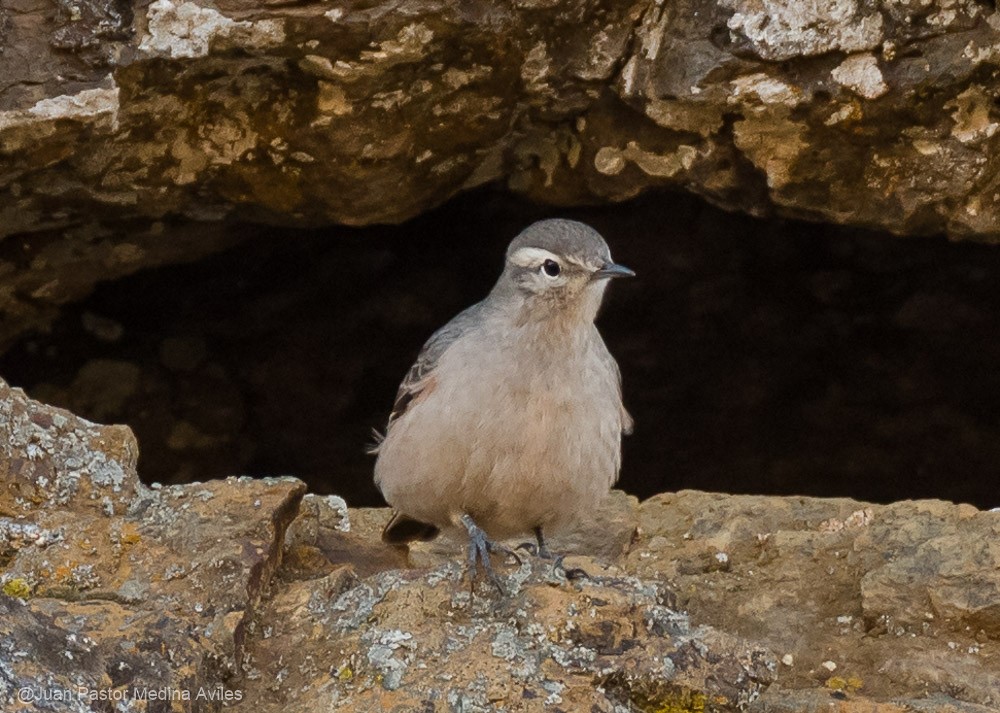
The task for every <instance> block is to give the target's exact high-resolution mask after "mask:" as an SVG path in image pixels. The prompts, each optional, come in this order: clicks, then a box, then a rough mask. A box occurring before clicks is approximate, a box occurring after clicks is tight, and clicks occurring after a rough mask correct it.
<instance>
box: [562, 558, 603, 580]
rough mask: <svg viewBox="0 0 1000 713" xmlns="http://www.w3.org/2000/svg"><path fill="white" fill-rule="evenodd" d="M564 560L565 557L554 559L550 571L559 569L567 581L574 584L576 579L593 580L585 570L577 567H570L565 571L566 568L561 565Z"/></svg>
mask: <svg viewBox="0 0 1000 713" xmlns="http://www.w3.org/2000/svg"><path fill="white" fill-rule="evenodd" d="M564 559H566V555H559V556H558V557H554V558H553V560H554V561H553V562H552V569H561V570H562V573H563V575H564V576H565V577H566V579H567V581H570V582H574V581H576V580H578V579H593V577H591V576H590V575H589V574H588V573H587V572H586V571H585V570H582V569H580V568H579V567H570V568H569V569H566V566H565V565H564V564H563V560H564Z"/></svg>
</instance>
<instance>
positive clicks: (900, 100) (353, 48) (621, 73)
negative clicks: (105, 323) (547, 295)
mask: <svg viewBox="0 0 1000 713" xmlns="http://www.w3.org/2000/svg"><path fill="white" fill-rule="evenodd" d="M67 7H69V6H67ZM123 8H124V6H123V5H121V4H120V3H117V2H111V0H88V1H87V2H86V3H84V4H82V5H81V4H79V3H77V4H74V5H73V6H72V9H70V10H65V9H64V10H60V11H58V12H50V11H49V9H47V7H43V6H41V5H38V6H35V5H31V4H30V3H14V4H12V5H11V6H10V7H9V8H6V9H5V10H4V13H5V15H4V17H6V21H0V27H3V28H5V34H6V37H5V40H6V41H5V47H6V48H8V49H7V51H6V52H5V53H4V55H3V57H2V58H0V80H2V81H0V87H3V89H2V90H0V157H2V158H0V160H2V161H3V162H4V165H5V170H4V174H3V175H4V178H3V181H2V183H0V217H2V220H0V226H2V228H0V230H2V231H3V232H2V234H3V235H8V236H14V235H19V236H22V237H18V238H17V240H16V242H12V243H10V248H9V249H7V250H5V251H4V252H3V259H2V261H0V275H4V276H5V281H6V283H7V285H8V286H9V287H10V289H5V290H0V310H3V312H4V313H6V314H7V315H10V318H11V319H13V320H16V321H15V322H13V323H12V325H13V326H12V327H8V329H13V328H14V327H17V328H23V327H24V326H31V325H38V324H44V323H45V322H46V321H47V320H48V319H50V318H51V311H52V309H53V307H54V306H57V305H59V304H61V303H63V302H65V301H67V300H70V299H75V298H78V297H79V296H80V295H82V294H85V293H86V292H87V290H89V289H90V287H91V286H92V285H93V284H94V283H95V282H96V281H98V280H101V279H108V278H111V277H114V276H117V275H122V274H126V273H129V272H132V271H134V270H137V269H139V268H142V267H146V266H150V265H158V264H163V263H166V262H175V261H178V260H190V259H194V258H196V257H197V256H198V255H200V254H205V253H206V252H210V251H214V250H218V249H220V248H221V247H223V246H224V245H227V244H231V242H232V241H234V240H238V239H239V238H241V237H242V236H243V234H244V233H245V232H246V231H245V230H241V229H239V228H235V229H234V228H232V227H231V225H232V223H230V222H227V223H226V226H227V227H225V228H222V229H220V228H219V226H217V225H214V226H213V225H212V223H214V222H217V221H221V220H224V219H225V220H228V221H246V220H266V221H269V222H272V223H280V224H284V225H322V224H330V223H342V224H351V225H360V224H371V223H376V222H398V221H401V220H404V219H406V218H408V217H412V216H414V215H416V214H418V213H420V212H422V211H425V210H426V209H428V208H429V207H431V206H434V205H437V204H439V203H441V202H443V201H445V200H446V199H448V198H449V197H451V196H453V195H455V194H456V193H458V192H460V191H463V190H467V189H469V188H471V187H474V186H478V185H483V184H485V183H489V182H495V181H503V182H506V183H507V185H508V186H510V188H511V189H513V190H515V191H519V192H523V193H526V194H528V195H530V196H531V197H534V198H537V199H539V200H543V201H546V202H550V203H556V204H561V205H566V204H593V203H600V202H612V201H620V200H622V199H624V198H627V197H630V196H634V195H636V194H638V193H640V192H642V191H644V190H647V189H650V188H656V187H675V188H676V187H684V188H689V189H690V190H693V191H695V192H696V193H698V194H700V195H703V196H705V197H706V198H708V199H709V200H711V201H712V202H714V203H716V204H719V205H722V206H725V207H727V208H730V209H738V210H744V211H747V212H749V213H752V214H755V215H764V214H770V213H778V214H781V215H786V216H795V217H807V218H810V219H816V220H825V221H831V222H835V223H845V224H851V225H863V226H872V227H877V228H881V229H885V230H889V231H892V232H895V233H902V234H921V233H931V232H940V231H947V232H948V233H950V234H951V235H953V236H956V237H969V238H975V239H980V240H988V241H995V240H997V239H998V238H1000V232H998V229H997V225H1000V214H998V212H997V211H998V210H1000V209H998V205H1000V202H998V201H997V200H996V198H995V193H996V192H997V190H998V186H1000V184H998V178H997V177H998V176H1000V167H998V160H1000V158H998V151H997V146H998V142H1000V132H998V131H997V127H998V126H1000V122H998V121H997V120H996V117H995V111H994V109H993V104H992V98H993V96H994V95H995V93H996V89H997V82H998V79H997V66H998V64H1000V13H998V12H997V10H996V8H995V7H994V6H992V5H990V4H989V3H982V2H977V1H975V0H927V1H926V2H923V1H921V2H915V1H914V2H876V1H875V0H864V1H862V0H837V1H836V2H829V3H820V4H817V3H806V4H802V3H798V2H794V0H725V1H724V2H709V1H707V0H680V1H679V2H673V3H670V4H669V5H664V4H663V3H662V2H659V1H658V0H656V1H654V0H641V1H640V2H637V3H634V4H624V3H615V2H610V0H602V2H596V3H595V2H590V3H586V2H582V1H581V0H553V1H551V2H522V3H517V4H515V5H509V4H505V3H481V4H478V5H476V6H475V7H474V8H471V7H466V6H464V5H456V4H454V3H441V2H434V1H432V0H406V2H404V4H403V6H399V5H398V3H386V2H382V3H378V2H376V3H369V4H366V5H364V6H363V7H362V6H358V5H356V4H353V3H347V4H344V3H341V4H339V5H336V6H327V5H324V4H316V5H310V6H308V7H305V8H303V7H299V6H294V7H292V6H286V5H283V4H280V3H269V4H264V5H261V6H260V7H257V8H255V9H254V11H253V12H252V13H251V12H249V11H248V10H247V8H245V7H244V6H243V5H241V4H239V3H234V2H222V3H221V4H220V3H215V4H212V3H208V2H206V1H205V0H176V1H175V0H157V2H153V3H149V4H146V5H142V6H141V7H135V8H132V7H131V6H129V7H128V8H127V10H126V9H123ZM178 217H184V218H187V219H190V220H194V221H198V222H199V223H198V224H195V225H193V226H192V225H190V224H189V225H187V226H182V228H181V229H180V230H176V229H174V226H175V225H176V223H177V218H178ZM182 233H197V235H193V236H190V237H189V236H188V235H186V234H182ZM24 234H30V237H23V235H24ZM5 242H6V241H5ZM5 338H6V335H0V339H5Z"/></svg>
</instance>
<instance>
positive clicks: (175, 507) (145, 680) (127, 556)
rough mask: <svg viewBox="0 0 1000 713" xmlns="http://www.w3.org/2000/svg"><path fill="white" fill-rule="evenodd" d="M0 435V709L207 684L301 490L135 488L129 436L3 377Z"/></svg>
mask: <svg viewBox="0 0 1000 713" xmlns="http://www.w3.org/2000/svg"><path fill="white" fill-rule="evenodd" d="M0 444H2V445H0V449H2V451H0V562H2V564H3V567H2V572H0V592H2V593H3V595H5V596H0V612H2V615H0V621H3V624H2V625H0V664H2V665H0V668H2V669H3V671H4V672H5V673H4V676H5V677H6V678H5V679H3V680H4V683H5V686H0V699H7V700H4V705H5V706H8V705H14V704H15V699H14V694H15V691H19V690H26V691H29V693H28V694H24V695H26V696H28V698H29V700H28V701H25V700H23V699H22V700H20V703H30V699H32V697H33V699H34V700H36V701H40V702H39V707H40V708H42V709H46V710H79V708H76V707H74V704H77V703H79V702H80V701H81V700H83V701H87V702H88V704H89V702H92V701H93V700H96V699H92V698H90V697H91V696H92V695H93V696H98V695H102V694H104V695H107V694H108V693H109V692H110V691H117V692H118V693H116V694H115V695H124V696H126V698H132V697H135V696H139V695H140V694H136V693H134V692H133V689H135V690H140V689H141V690H147V689H148V690H149V691H152V692H153V693H152V695H156V693H155V691H157V690H169V689H173V690H178V691H179V690H186V691H190V692H197V691H199V690H205V691H206V692H208V691H210V690H215V689H216V688H220V687H223V684H224V683H225V681H226V680H227V677H228V676H231V675H232V673H233V672H234V671H236V670H237V669H238V666H239V664H240V662H241V661H242V658H243V656H244V638H245V631H246V627H247V625H248V623H249V621H250V619H251V618H252V617H253V616H254V613H255V609H256V607H257V604H258V602H259V600H260V597H261V595H262V592H263V587H264V586H265V585H266V583H267V582H268V581H270V579H271V577H272V574H273V571H274V569H275V568H276V567H277V565H278V562H279V560H280V556H281V549H280V543H281V542H282V539H283V538H282V535H283V531H284V529H285V527H286V526H287V525H288V523H289V522H290V521H291V519H292V518H293V517H294V515H295V513H296V512H297V504H298V501H299V499H300V498H301V497H302V493H303V490H304V486H303V485H302V483H300V482H299V481H296V480H293V479H290V478H286V479H265V480H249V479H242V480H237V479H228V480H220V481H214V482H211V483H204V484H192V485H188V486H176V487H171V488H154V489H149V488H146V487H145V486H143V485H141V484H140V483H139V480H138V477H137V474H136V457H137V455H138V449H137V447H136V443H135V439H134V438H133V437H132V434H131V432H130V431H129V429H127V428H125V427H122V426H97V425H95V424H92V423H89V422H86V421H83V420H82V419H79V418H77V417H75V416H73V415H72V414H70V413H68V412H66V411H62V410H61V409H52V408H49V407H45V406H42V405H41V404H38V403H37V402H33V401H30V400H29V399H27V398H25V396H24V394H23V392H21V391H20V390H18V389H10V388H9V387H8V386H7V385H6V384H4V383H3V382H0ZM54 695H55V696H59V695H64V698H65V700H59V701H53V700H52V699H51V697H52V696H54ZM46 700H47V701H48V702H49V703H50V704H52V703H58V704H59V705H56V706H55V707H51V708H50V707H46V706H44V705H42V702H45V701H46ZM101 700H107V699H106V698H104V699H101ZM23 709H32V708H31V706H30V705H26V706H25V707H24V708H23ZM5 710H9V708H6V707H5ZM14 710H20V709H19V708H14ZM143 710H146V709H145V708H143ZM150 710H152V709H150Z"/></svg>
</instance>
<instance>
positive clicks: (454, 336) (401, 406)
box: [386, 302, 483, 434]
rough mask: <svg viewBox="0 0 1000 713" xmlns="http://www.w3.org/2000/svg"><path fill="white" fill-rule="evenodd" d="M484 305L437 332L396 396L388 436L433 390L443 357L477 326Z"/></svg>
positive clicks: (456, 318)
mask: <svg viewBox="0 0 1000 713" xmlns="http://www.w3.org/2000/svg"><path fill="white" fill-rule="evenodd" d="M482 304H483V303H482V302H480V303H478V304H474V305H472V306H471V307H469V308H468V309H466V310H465V311H463V312H461V313H459V314H458V315H457V316H456V317H455V318H454V319H452V320H451V321H450V322H448V323H447V324H446V325H444V326H443V327H441V329H439V330H438V331H436V332H434V334H432V335H431V338H430V339H428V340H427V343H426V344H424V348H423V349H421V350H420V354H418V355H417V360H416V361H415V362H414V363H413V366H411V367H410V370H409V371H408V372H407V373H406V376H405V377H404V378H403V383H401V384H400V385H399V391H397V392H396V401H395V403H394V404H393V406H392V413H390V414H389V423H388V425H387V426H386V433H387V434H388V432H389V429H391V428H392V424H393V423H395V422H396V421H398V420H399V418H400V417H401V416H402V415H403V414H404V413H406V411H407V409H409V408H410V406H412V405H413V403H414V402H415V401H416V399H417V398H418V397H419V396H420V395H421V394H422V393H424V392H425V391H427V390H428V389H429V388H432V387H433V383H434V369H435V368H436V367H437V365H438V362H439V361H440V360H441V356H442V355H443V354H444V353H445V352H446V351H448V348H449V347H450V346H451V345H452V344H454V343H455V342H456V341H457V340H458V339H459V338H460V337H461V336H462V335H463V334H466V333H468V332H469V330H470V329H471V328H472V327H473V326H474V325H475V324H476V323H477V322H478V318H479V315H480V313H481V312H482Z"/></svg>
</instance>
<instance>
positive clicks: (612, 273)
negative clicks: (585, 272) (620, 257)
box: [593, 262, 635, 280]
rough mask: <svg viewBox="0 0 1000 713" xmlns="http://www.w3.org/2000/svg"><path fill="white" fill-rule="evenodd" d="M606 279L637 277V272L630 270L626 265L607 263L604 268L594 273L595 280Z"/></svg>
mask: <svg viewBox="0 0 1000 713" xmlns="http://www.w3.org/2000/svg"><path fill="white" fill-rule="evenodd" d="M606 277H635V272H633V271H632V270H629V269H628V268H627V267H625V266H624V265H619V264H618V263H615V262H609V263H605V264H604V267H602V268H601V269H600V270H597V271H596V272H594V278H593V279H595V280H603V279H604V278H606Z"/></svg>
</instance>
